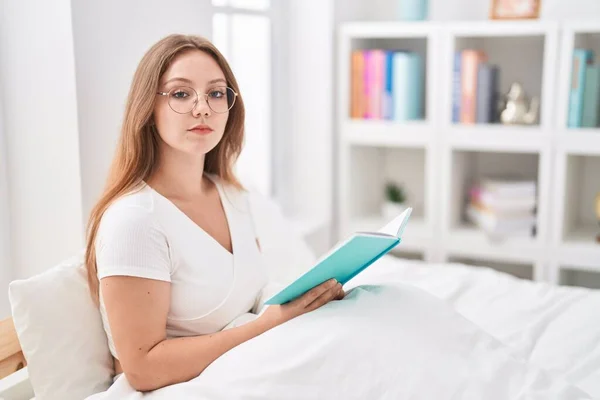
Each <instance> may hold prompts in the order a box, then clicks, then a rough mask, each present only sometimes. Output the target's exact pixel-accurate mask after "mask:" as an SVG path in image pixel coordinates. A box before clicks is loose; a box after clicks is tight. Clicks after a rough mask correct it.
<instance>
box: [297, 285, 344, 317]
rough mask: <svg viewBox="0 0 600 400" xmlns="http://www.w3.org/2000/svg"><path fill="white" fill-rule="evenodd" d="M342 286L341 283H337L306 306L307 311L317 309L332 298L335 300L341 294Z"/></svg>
mask: <svg viewBox="0 0 600 400" xmlns="http://www.w3.org/2000/svg"><path fill="white" fill-rule="evenodd" d="M341 287H342V285H341V284H339V283H336V284H335V285H334V286H332V287H331V288H329V289H328V290H327V291H325V292H324V293H322V294H321V295H320V296H319V297H317V298H316V299H315V300H314V301H313V302H312V303H310V304H309V305H308V306H307V307H306V311H307V312H310V311H313V310H316V309H317V308H319V307H321V306H324V305H325V304H327V303H329V302H330V301H331V300H334V299H335V298H336V297H337V296H339V293H340V289H341Z"/></svg>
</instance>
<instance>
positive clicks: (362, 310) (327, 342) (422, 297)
mask: <svg viewBox="0 0 600 400" xmlns="http://www.w3.org/2000/svg"><path fill="white" fill-rule="evenodd" d="M373 284H375V285H377V284H385V285H388V286H391V289H382V290H380V289H378V286H368V285H373ZM359 285H363V286H361V287H360V288H358V290H354V291H352V288H355V287H357V286H359ZM415 287H416V288H415ZM365 288H367V289H365ZM347 289H348V290H350V295H349V298H348V299H345V300H343V301H342V302H337V303H335V304H334V303H332V304H330V305H328V306H326V307H323V308H322V309H320V310H317V311H316V312H314V313H310V314H307V315H304V316H302V317H300V318H297V319H295V320H292V321H290V322H289V323H287V324H284V325H282V326H280V327H278V328H276V329H274V330H271V331H269V332H267V333H266V334H264V335H261V336H259V337H258V338H255V339H253V340H251V341H249V342H246V343H245V344H243V345H241V346H239V347H237V348H235V349H233V350H232V351H230V352H229V353H227V354H225V355H224V356H223V357H221V358H220V359H218V360H217V361H215V362H214V363H213V364H212V365H211V366H209V368H207V370H206V371H205V372H204V373H203V374H202V375H201V376H200V377H198V378H195V379H192V380H191V381H189V382H185V383H182V384H179V385H173V386H171V387H167V388H163V389H160V390H157V391H155V392H153V393H151V394H147V395H144V396H142V395H141V394H140V393H136V392H135V391H133V390H132V389H131V387H129V385H128V384H127V382H126V380H125V379H124V378H123V377H120V378H119V380H117V382H116V383H115V385H113V387H112V388H111V389H110V390H109V391H108V392H106V393H104V394H99V395H97V396H93V397H92V398H93V399H117V398H118V399H138V398H142V397H143V398H148V399H167V398H175V397H176V398H181V399H185V398H211V399H220V398H223V399H225V398H227V399H234V398H257V399H258V398H261V399H284V398H287V399H300V398H302V399H307V398H337V397H339V396H342V397H343V398H346V399H354V398H356V399H359V398H361V399H362V398H390V399H404V398H406V399H408V398H410V399H417V398H418V399H421V398H422V399H431V398H436V399H458V398H460V399H471V398H472V399H482V398H485V399H506V398H511V399H513V398H514V399H516V398H519V399H534V398H535V399H538V398H539V399H547V398H555V399H566V400H571V399H583V398H589V397H587V395H586V393H587V394H589V395H592V396H598V395H599V394H600V390H599V387H598V383H597V382H596V381H597V380H598V377H599V376H598V372H599V370H600V368H599V367H600V362H599V353H598V343H599V342H600V328H599V324H598V323H597V322H595V321H594V319H593V317H594V311H597V310H598V309H599V308H598V306H599V305H600V297H599V294H598V293H596V292H593V291H589V290H583V289H573V288H555V287H551V286H549V285H544V284H539V283H532V282H526V281H520V280H517V279H514V278H512V277H510V276H506V275H504V274H500V273H497V272H494V271H492V270H487V269H473V268H470V267H465V266H459V265H448V264H446V265H424V264H422V263H418V262H407V261H401V260H398V259H395V258H393V257H384V258H383V259H381V260H380V261H378V262H377V263H376V264H374V265H373V266H372V267H371V268H369V269H368V270H367V271H365V272H364V273H363V274H361V275H359V276H358V277H357V278H355V279H354V280H353V281H352V283H351V284H350V285H348V288H347ZM431 295H433V296H431ZM436 297H437V298H440V299H443V301H439V300H436ZM448 305H450V307H449V306H448ZM455 310H457V311H458V312H455ZM577 387H578V388H580V389H582V392H579V391H578V390H577V389H576V388H577ZM583 392H586V393H583Z"/></svg>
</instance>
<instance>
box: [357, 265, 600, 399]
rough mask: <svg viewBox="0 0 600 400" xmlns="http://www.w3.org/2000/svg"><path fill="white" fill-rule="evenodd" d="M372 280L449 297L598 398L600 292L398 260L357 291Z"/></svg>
mask: <svg viewBox="0 0 600 400" xmlns="http://www.w3.org/2000/svg"><path fill="white" fill-rule="evenodd" d="M367 282H369V283H371V282H381V283H394V282H399V283H400V282H401V283H409V284H411V285H414V286H417V287H419V288H421V289H423V290H425V291H427V292H429V293H431V294H433V295H435V296H437V297H439V298H441V299H444V300H445V301H446V302H448V303H449V304H451V305H452V306H453V307H454V308H455V309H456V310H457V311H458V312H459V313H461V314H463V315H464V316H465V317H467V318H468V319H470V320H471V321H473V322H474V323H476V324H477V325H479V326H480V327H481V328H483V329H484V330H485V331H487V332H488V333H490V334H492V335H493V336H494V337H496V338H497V339H499V340H500V341H501V342H503V343H505V344H507V345H509V346H511V347H512V348H513V349H514V350H515V352H517V353H518V354H519V355H520V356H522V357H525V358H526V359H528V360H529V361H530V362H531V363H534V364H535V365H538V366H539V367H541V368H543V369H544V370H547V371H551V372H555V373H558V374H559V375H561V376H563V377H564V378H565V379H566V380H568V381H569V382H571V383H573V384H574V385H576V386H578V387H580V388H581V389H583V390H584V391H586V392H587V393H589V394H590V395H592V396H593V397H594V398H596V397H597V398H600V290H591V289H585V288H576V287H566V286H554V285H550V284H546V283H542V282H532V281H528V280H521V279H518V278H515V277H513V276H511V275H507V274H504V273H500V272H497V271H495V270H492V269H489V268H481V267H471V266H466V265H462V264H426V263H424V262H421V261H412V260H403V259H398V258H395V257H393V256H386V257H383V258H382V259H381V260H379V261H378V262H377V263H375V264H373V265H372V266H371V267H370V268H368V269H367V270H365V271H364V272H363V273H361V274H360V275H358V276H357V277H356V278H355V279H354V280H353V281H352V284H351V286H352V287H353V286H356V285H359V284H361V283H367Z"/></svg>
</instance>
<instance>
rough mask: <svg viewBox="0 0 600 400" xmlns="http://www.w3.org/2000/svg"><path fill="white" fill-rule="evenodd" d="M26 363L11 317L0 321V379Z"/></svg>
mask: <svg viewBox="0 0 600 400" xmlns="http://www.w3.org/2000/svg"><path fill="white" fill-rule="evenodd" d="M26 365H27V361H25V356H24V355H23V352H22V351H21V344H20V343H19V338H18V337H17V331H16V330H15V324H14V323H13V320H12V318H7V319H5V320H3V321H0V379H2V378H5V377H7V376H8V375H10V374H12V373H14V372H17V371H18V370H20V369H21V368H23V367H25V366H26Z"/></svg>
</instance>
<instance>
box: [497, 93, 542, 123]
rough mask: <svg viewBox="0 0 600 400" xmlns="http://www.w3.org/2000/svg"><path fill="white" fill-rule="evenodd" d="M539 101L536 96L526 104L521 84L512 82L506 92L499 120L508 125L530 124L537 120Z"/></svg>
mask: <svg viewBox="0 0 600 400" xmlns="http://www.w3.org/2000/svg"><path fill="white" fill-rule="evenodd" d="M539 106H540V101H539V99H538V98H537V97H533V98H532V99H531V103H530V104H528V102H527V96H526V95H525V90H524V89H523V86H521V85H520V84H519V83H513V84H512V85H511V87H510V90H509V91H508V93H507V94H506V106H505V108H504V110H503V111H502V113H501V114H500V121H501V122H502V123H503V124H510V125H531V124H535V123H536V122H537V118H538V113H539Z"/></svg>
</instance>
